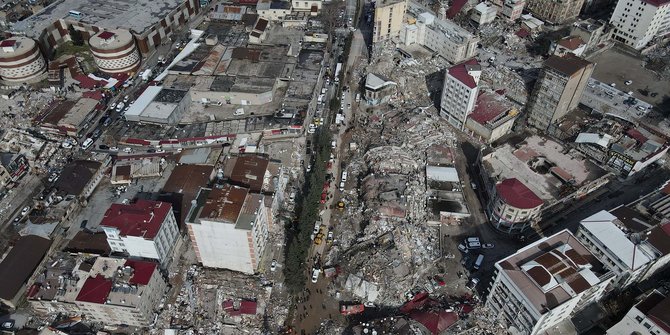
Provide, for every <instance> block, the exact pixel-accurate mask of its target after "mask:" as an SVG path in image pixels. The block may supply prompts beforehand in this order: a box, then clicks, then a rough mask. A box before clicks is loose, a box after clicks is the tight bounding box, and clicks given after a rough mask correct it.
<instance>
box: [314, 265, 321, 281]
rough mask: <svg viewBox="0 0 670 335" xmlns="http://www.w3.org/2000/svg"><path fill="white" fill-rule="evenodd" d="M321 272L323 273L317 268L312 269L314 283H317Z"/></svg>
mask: <svg viewBox="0 0 670 335" xmlns="http://www.w3.org/2000/svg"><path fill="white" fill-rule="evenodd" d="M319 274H321V270H319V269H317V268H314V269H312V283H316V282H317V281H318V280H319Z"/></svg>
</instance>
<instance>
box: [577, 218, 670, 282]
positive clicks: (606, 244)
mask: <svg viewBox="0 0 670 335" xmlns="http://www.w3.org/2000/svg"><path fill="white" fill-rule="evenodd" d="M654 223H655V222H654V221H653V220H650V218H647V217H645V216H643V215H641V214H640V213H638V212H636V211H635V210H633V209H631V208H629V207H627V206H622V207H618V208H616V209H614V210H612V211H610V212H607V211H600V212H598V213H596V214H593V215H591V216H590V217H588V218H586V219H584V220H582V221H581V222H580V224H579V229H578V230H577V238H578V239H579V240H580V241H582V243H583V244H584V246H586V248H587V249H589V250H590V251H591V253H593V254H594V255H595V256H596V257H597V258H598V259H599V260H600V262H601V263H603V264H604V265H605V267H607V268H609V269H610V270H611V271H612V272H613V273H614V274H615V275H616V277H617V278H616V279H615V282H614V283H615V284H616V286H617V287H619V288H625V287H627V286H629V285H631V284H634V283H636V282H639V281H642V280H645V279H647V278H649V277H650V276H652V275H653V274H654V273H656V272H658V271H659V270H660V269H663V268H665V267H666V266H667V264H668V263H670V223H665V224H656V225H655V224H654Z"/></svg>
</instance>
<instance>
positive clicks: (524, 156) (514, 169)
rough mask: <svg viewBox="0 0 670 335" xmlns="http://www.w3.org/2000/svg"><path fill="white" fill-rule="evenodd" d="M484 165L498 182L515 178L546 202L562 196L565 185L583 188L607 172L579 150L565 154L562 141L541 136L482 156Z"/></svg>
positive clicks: (507, 144) (502, 146)
mask: <svg viewBox="0 0 670 335" xmlns="http://www.w3.org/2000/svg"><path fill="white" fill-rule="evenodd" d="M482 164H483V165H484V167H485V168H486V169H487V170H488V171H489V174H490V175H491V176H492V177H494V178H496V179H497V182H501V181H503V180H505V179H512V178H516V179H518V180H519V181H521V182H522V183H523V184H524V185H526V186H527V187H528V188H529V189H530V190H531V191H533V193H535V194H536V195H537V196H538V197H540V198H541V199H542V200H543V201H545V203H546V204H551V203H554V202H555V201H557V200H559V199H561V197H562V196H561V194H562V193H563V192H564V191H565V190H564V188H565V185H572V186H575V187H580V186H583V185H585V184H586V183H589V182H591V181H593V180H596V179H598V178H600V177H602V176H604V175H605V174H606V173H607V172H606V171H605V170H603V169H602V168H600V167H599V166H597V165H595V164H593V163H591V162H590V161H589V160H588V159H586V158H585V157H584V156H582V155H581V154H580V153H578V152H577V151H576V150H570V151H568V152H567V153H566V150H565V148H564V147H563V146H562V145H560V144H559V143H557V142H554V141H553V140H550V139H548V138H544V137H540V136H538V135H532V136H530V137H527V138H526V139H525V140H523V141H522V142H520V143H518V144H516V145H512V144H511V143H509V142H508V143H505V144H503V145H501V146H499V147H498V148H496V149H495V150H494V151H493V152H491V153H489V154H487V155H484V156H483V157H482Z"/></svg>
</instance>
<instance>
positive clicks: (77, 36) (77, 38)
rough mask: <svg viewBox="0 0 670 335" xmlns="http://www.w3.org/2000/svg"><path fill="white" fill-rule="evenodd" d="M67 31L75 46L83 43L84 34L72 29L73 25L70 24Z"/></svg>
mask: <svg viewBox="0 0 670 335" xmlns="http://www.w3.org/2000/svg"><path fill="white" fill-rule="evenodd" d="M68 31H69V33H70V39H71V40H72V44H74V45H76V46H82V45H84V36H82V34H81V31H79V30H77V29H74V26H73V25H70V26H69V27H68Z"/></svg>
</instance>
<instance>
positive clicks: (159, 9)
mask: <svg viewBox="0 0 670 335" xmlns="http://www.w3.org/2000/svg"><path fill="white" fill-rule="evenodd" d="M181 3H183V1H180V0H136V1H127V0H87V1H80V0H60V1H56V2H54V3H53V4H51V5H49V6H47V7H46V8H44V9H43V10H41V11H40V12H38V13H37V14H35V15H33V16H31V17H29V18H27V19H25V20H23V21H20V22H17V23H15V24H14V25H13V27H12V31H15V32H24V33H25V34H26V35H27V36H29V37H32V38H38V37H39V36H40V34H41V33H42V31H43V30H44V29H45V28H46V27H48V26H49V25H51V24H52V23H54V22H55V21H57V20H59V19H64V18H67V19H68V20H72V21H79V22H82V23H86V24H91V25H94V26H98V27H100V28H107V29H117V28H121V29H127V30H130V31H132V32H134V33H136V34H141V33H142V32H144V31H145V30H147V29H148V28H149V27H151V26H153V25H154V24H156V23H157V22H158V21H160V20H161V19H162V18H164V17H166V16H167V15H168V14H169V13H170V12H172V11H173V10H174V9H175V8H177V7H178V6H179V5H180V4H181ZM70 11H77V12H80V13H82V14H83V15H82V18H81V19H75V18H73V17H68V13H69V12H70Z"/></svg>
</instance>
